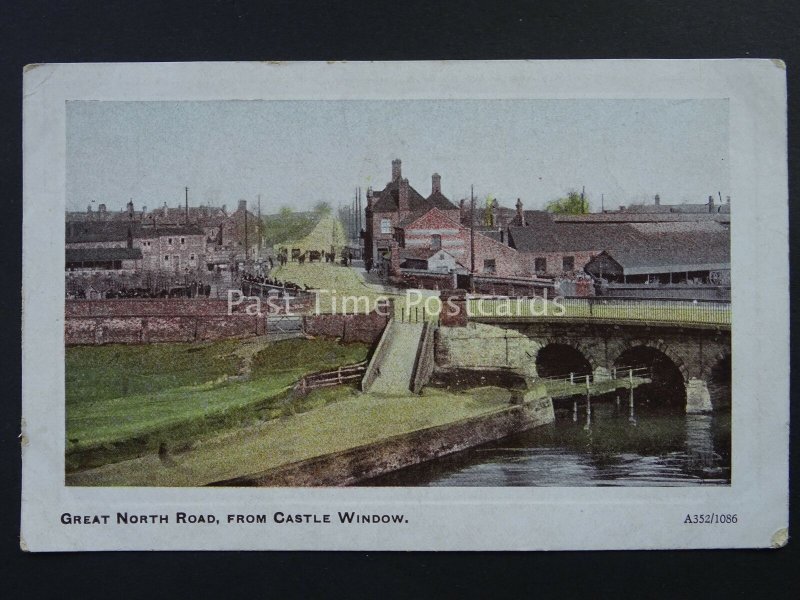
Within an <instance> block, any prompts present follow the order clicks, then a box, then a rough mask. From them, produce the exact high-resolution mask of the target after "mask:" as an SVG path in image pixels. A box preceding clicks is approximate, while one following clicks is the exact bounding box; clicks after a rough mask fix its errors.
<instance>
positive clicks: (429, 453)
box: [213, 398, 553, 487]
mask: <svg viewBox="0 0 800 600" xmlns="http://www.w3.org/2000/svg"><path fill="white" fill-rule="evenodd" d="M552 421H553V403H552V401H551V400H550V398H540V399H538V400H532V401H529V402H525V403H524V404H520V405H516V406H509V407H508V408H505V409H502V410H498V411H495V412H492V413H489V414H486V415H481V416H479V417H473V418H471V419H463V420H461V421H456V422H455V423H450V424H448V425H440V426H438V427H430V428H428V429H422V430H419V431H413V432H411V433H406V434H402V435H397V436H393V437H390V438H387V439H384V440H380V441H378V442H375V443H372V444H366V445H364V446H358V447H357V448H350V449H348V450H344V451H342V452H336V453H334V454H327V455H325V456H319V457H316V458H312V459H309V460H304V461H301V462H297V463H293V464H290V465H285V466H282V467H277V468H275V469H270V470H268V471H264V472H262V473H254V474H252V475H248V476H245V477H237V478H236V479H230V480H226V481H219V482H217V483H215V484H213V485H215V486H285V487H297V486H346V485H357V484H358V482H360V481H363V480H365V479H370V478H372V477H377V476H378V475H383V474H385V473H390V472H392V471H397V470H398V469H402V468H404V467H409V466H411V465H415V464H418V463H421V462H424V461H427V460H431V459H434V458H439V457H440V456H445V455H447V454H452V453H453V452H459V451H461V450H466V449H467V448H471V447H473V446H478V445H480V444H484V443H486V442H491V441H493V440H498V439H501V438H503V437H506V436H508V435H511V434H514V433H518V432H521V431H527V430H528V429H532V428H534V427H538V426H540V425H545V424H547V423H552Z"/></svg>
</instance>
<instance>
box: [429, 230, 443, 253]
mask: <svg viewBox="0 0 800 600" xmlns="http://www.w3.org/2000/svg"><path fill="white" fill-rule="evenodd" d="M441 247H442V236H441V235H439V234H438V233H435V234H433V235H432V236H431V248H432V249H434V250H440V249H441Z"/></svg>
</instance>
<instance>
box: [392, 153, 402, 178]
mask: <svg viewBox="0 0 800 600" xmlns="http://www.w3.org/2000/svg"><path fill="white" fill-rule="evenodd" d="M401 164H402V161H401V160H400V159H399V158H395V159H394V160H393V161H392V181H397V180H398V179H400V177H401V176H402V171H401V170H400V165H401Z"/></svg>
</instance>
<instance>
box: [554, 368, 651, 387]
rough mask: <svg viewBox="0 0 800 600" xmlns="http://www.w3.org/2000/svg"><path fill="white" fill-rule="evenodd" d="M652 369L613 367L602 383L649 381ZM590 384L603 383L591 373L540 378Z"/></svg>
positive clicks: (555, 381) (557, 381)
mask: <svg viewBox="0 0 800 600" xmlns="http://www.w3.org/2000/svg"><path fill="white" fill-rule="evenodd" d="M652 374H653V369H652V367H612V368H611V369H609V371H608V374H607V376H606V377H604V378H602V381H610V380H620V379H649V378H651V377H652ZM587 377H588V378H589V379H588V380H589V382H595V381H596V380H597V381H601V379H599V378H597V379H596V378H595V376H594V375H592V374H591V373H564V374H561V375H548V376H547V377H539V379H541V380H542V381H546V382H553V383H570V384H575V385H579V384H585V383H586V381H587V379H586V378H587Z"/></svg>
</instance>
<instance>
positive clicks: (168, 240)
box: [167, 238, 172, 246]
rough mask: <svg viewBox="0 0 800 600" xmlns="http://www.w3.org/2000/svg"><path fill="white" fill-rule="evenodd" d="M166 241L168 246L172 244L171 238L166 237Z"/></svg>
mask: <svg viewBox="0 0 800 600" xmlns="http://www.w3.org/2000/svg"><path fill="white" fill-rule="evenodd" d="M167 243H168V244H169V245H170V246H172V238H168V239H167Z"/></svg>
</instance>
